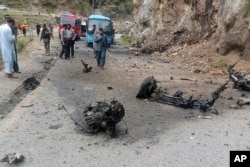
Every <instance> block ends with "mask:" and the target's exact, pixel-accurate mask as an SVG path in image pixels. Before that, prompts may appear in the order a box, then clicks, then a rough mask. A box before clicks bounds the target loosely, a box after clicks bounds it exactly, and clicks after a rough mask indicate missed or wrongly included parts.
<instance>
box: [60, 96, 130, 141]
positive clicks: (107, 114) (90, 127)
mask: <svg viewBox="0 0 250 167" xmlns="http://www.w3.org/2000/svg"><path fill="white" fill-rule="evenodd" d="M59 106H60V107H62V108H63V109H64V110H65V111H66V112H67V113H68V115H69V117H70V118H71V119H72V120H73V121H74V122H75V123H76V124H77V125H79V126H80V127H81V128H83V129H84V130H85V131H86V132H89V133H96V132H99V131H101V130H104V131H106V133H107V134H109V135H110V136H111V137H115V136H116V135H117V132H116V124H117V123H118V122H120V121H121V120H122V118H123V117H124V115H125V109H124V107H123V105H122V104H121V103H120V102H119V101H117V100H115V99H113V100H111V101H110V102H109V103H108V102H106V101H99V102H93V103H91V104H89V105H88V106H87V107H86V108H85V110H84V111H83V121H82V122H81V123H80V122H78V121H76V119H74V118H73V117H72V116H71V115H70V113H69V112H68V110H67V109H66V107H65V106H64V105H59ZM123 122H124V124H125V125H126V130H125V133H126V134H128V127H127V124H126V122H125V121H124V120H123Z"/></svg>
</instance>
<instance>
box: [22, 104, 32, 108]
mask: <svg viewBox="0 0 250 167" xmlns="http://www.w3.org/2000/svg"><path fill="white" fill-rule="evenodd" d="M32 106H34V104H28V105H22V106H21V107H22V108H26V107H32Z"/></svg>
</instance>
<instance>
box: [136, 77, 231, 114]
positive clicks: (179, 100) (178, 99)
mask: <svg viewBox="0 0 250 167" xmlns="http://www.w3.org/2000/svg"><path fill="white" fill-rule="evenodd" d="M227 84H228V81H227V82H226V83H224V84H223V85H221V86H220V87H219V88H218V89H217V90H215V91H214V92H212V95H211V96H212V98H211V99H210V100H201V99H200V96H199V97H197V98H194V97H193V96H190V97H189V98H184V97H183V96H182V95H183V92H181V91H177V92H176V93H175V94H174V95H173V96H170V95H166V94H162V92H158V93H157V92H155V90H156V88H157V82H156V79H155V78H154V77H153V76H150V77H147V78H146V79H144V81H143V83H142V84H141V87H140V90H139V92H138V93H137V96H136V97H137V98H142V99H145V98H146V99H149V100H150V101H152V102H158V103H163V104H168V105H173V106H176V107H181V108H198V109H200V111H201V112H206V111H207V110H208V109H209V108H210V107H212V106H213V105H214V103H215V101H216V100H217V99H218V98H219V97H220V94H221V93H222V92H223V91H224V90H225V89H226V85H227ZM154 92H155V93H156V96H155V97H152V96H151V94H152V93H154Z"/></svg>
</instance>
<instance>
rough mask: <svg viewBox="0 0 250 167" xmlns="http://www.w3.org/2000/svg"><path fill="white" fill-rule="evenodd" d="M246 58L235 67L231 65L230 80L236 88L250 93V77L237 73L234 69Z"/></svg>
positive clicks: (229, 68)
mask: <svg viewBox="0 0 250 167" xmlns="http://www.w3.org/2000/svg"><path fill="white" fill-rule="evenodd" d="M244 57H245V56H243V57H241V58H240V59H239V60H238V61H236V62H235V63H234V64H233V65H230V66H229V67H228V69H227V72H228V74H229V78H230V79H231V80H232V81H233V82H234V88H236V89H241V90H246V91H250V75H249V74H247V75H242V74H240V73H239V72H236V71H235V70H234V69H233V68H234V66H235V65H236V64H237V63H238V62H239V61H241V60H242V59H243V58H244Z"/></svg>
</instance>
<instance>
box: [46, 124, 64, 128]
mask: <svg viewBox="0 0 250 167" xmlns="http://www.w3.org/2000/svg"><path fill="white" fill-rule="evenodd" d="M61 127H62V124H56V125H50V126H49V129H59V128H61Z"/></svg>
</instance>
